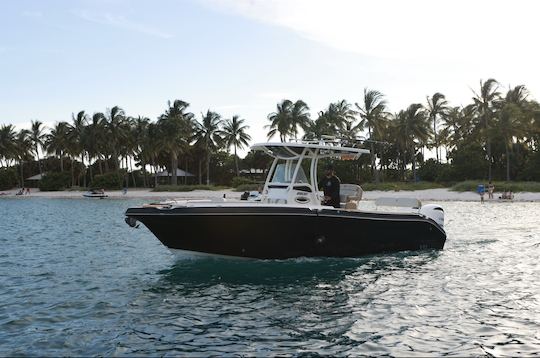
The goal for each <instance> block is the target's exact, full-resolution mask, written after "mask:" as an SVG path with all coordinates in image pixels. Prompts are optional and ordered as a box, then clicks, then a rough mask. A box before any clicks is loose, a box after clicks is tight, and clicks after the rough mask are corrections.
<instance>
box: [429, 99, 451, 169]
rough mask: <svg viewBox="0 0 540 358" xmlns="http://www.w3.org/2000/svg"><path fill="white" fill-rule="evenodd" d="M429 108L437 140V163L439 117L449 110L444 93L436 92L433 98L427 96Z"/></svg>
mask: <svg viewBox="0 0 540 358" xmlns="http://www.w3.org/2000/svg"><path fill="white" fill-rule="evenodd" d="M427 104H428V105H427V110H428V116H429V119H430V120H431V121H432V122H433V136H434V142H435V154H436V157H437V163H440V160H439V140H438V137H437V117H443V116H444V114H445V113H446V111H447V110H448V102H447V101H446V98H445V97H444V95H443V94H442V93H439V92H437V93H435V94H434V95H433V96H432V97H431V98H429V97H427Z"/></svg>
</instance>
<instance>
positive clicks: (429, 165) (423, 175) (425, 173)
mask: <svg viewBox="0 0 540 358" xmlns="http://www.w3.org/2000/svg"><path fill="white" fill-rule="evenodd" d="M444 167H445V164H442V163H437V161H436V160H435V159H428V160H426V161H425V162H423V163H422V165H421V166H420V168H418V176H419V177H420V180H425V181H439V175H440V174H441V172H442V171H443V168H444Z"/></svg>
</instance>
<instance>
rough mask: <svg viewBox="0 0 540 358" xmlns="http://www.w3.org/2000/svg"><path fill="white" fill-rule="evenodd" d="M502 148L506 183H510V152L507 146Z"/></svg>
mask: <svg viewBox="0 0 540 358" xmlns="http://www.w3.org/2000/svg"><path fill="white" fill-rule="evenodd" d="M504 147H505V149H506V181H510V151H509V150H508V144H506V145H505V146H504Z"/></svg>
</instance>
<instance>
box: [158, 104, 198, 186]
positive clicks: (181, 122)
mask: <svg viewBox="0 0 540 358" xmlns="http://www.w3.org/2000/svg"><path fill="white" fill-rule="evenodd" d="M188 107H189V103H187V102H184V101H181V100H178V99H177V100H175V101H174V102H173V103H172V105H171V102H170V101H169V102H168V108H167V110H166V111H165V113H164V114H162V115H161V116H160V117H159V122H158V125H159V131H160V133H161V135H162V136H161V138H160V140H159V143H160V146H161V149H163V150H165V151H167V152H168V153H169V156H170V159H171V173H172V174H171V185H177V184H178V178H177V169H178V156H179V155H180V153H182V152H183V151H185V149H186V147H187V146H189V143H190V141H191V136H192V130H193V123H192V119H193V114H192V113H190V112H187V108H188Z"/></svg>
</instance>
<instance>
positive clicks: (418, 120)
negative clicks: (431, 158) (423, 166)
mask: <svg viewBox="0 0 540 358" xmlns="http://www.w3.org/2000/svg"><path fill="white" fill-rule="evenodd" d="M428 121H429V120H428V118H427V115H426V112H425V111H424V107H423V106H422V105H421V104H420V103H414V104H411V105H410V106H409V107H407V109H406V110H405V111H401V112H400V113H399V115H398V120H397V122H396V125H397V129H398V131H399V133H401V135H402V136H403V138H404V143H403V144H404V148H406V149H408V150H409V155H410V160H411V163H412V171H413V180H415V181H416V154H417V152H416V148H417V142H418V143H425V142H427V140H428V138H429V136H430V128H429V122H428ZM415 140H416V141H417V142H415Z"/></svg>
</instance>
